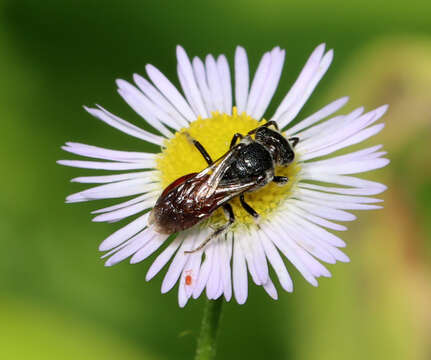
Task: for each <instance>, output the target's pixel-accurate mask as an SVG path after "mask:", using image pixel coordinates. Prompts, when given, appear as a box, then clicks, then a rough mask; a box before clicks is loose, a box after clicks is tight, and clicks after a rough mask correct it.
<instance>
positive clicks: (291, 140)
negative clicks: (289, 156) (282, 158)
mask: <svg viewBox="0 0 431 360" xmlns="http://www.w3.org/2000/svg"><path fill="white" fill-rule="evenodd" d="M289 141H290V142H291V143H292V147H293V148H294V147H295V146H296V145H297V144H298V142H299V137H297V136H294V137H291V138H289Z"/></svg>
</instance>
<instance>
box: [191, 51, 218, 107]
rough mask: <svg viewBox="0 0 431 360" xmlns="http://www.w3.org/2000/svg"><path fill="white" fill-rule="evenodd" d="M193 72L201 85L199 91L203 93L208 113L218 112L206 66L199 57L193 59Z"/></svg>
mask: <svg viewBox="0 0 431 360" xmlns="http://www.w3.org/2000/svg"><path fill="white" fill-rule="evenodd" d="M193 71H194V74H195V77H196V81H197V83H198V85H199V90H200V92H201V95H202V98H203V101H204V104H205V107H206V109H207V113H208V114H210V113H211V112H213V111H215V110H216V107H215V105H214V103H213V100H212V95H211V92H210V89H209V87H208V83H207V75H206V72H205V65H204V64H203V62H202V60H201V59H199V58H198V57H195V58H194V59H193Z"/></svg>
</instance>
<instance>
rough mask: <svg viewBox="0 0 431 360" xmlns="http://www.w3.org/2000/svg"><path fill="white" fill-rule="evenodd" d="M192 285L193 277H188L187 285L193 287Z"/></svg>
mask: <svg viewBox="0 0 431 360" xmlns="http://www.w3.org/2000/svg"><path fill="white" fill-rule="evenodd" d="M191 284H192V277H191V275H186V285H191Z"/></svg>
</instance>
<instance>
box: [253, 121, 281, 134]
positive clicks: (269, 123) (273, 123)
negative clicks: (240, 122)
mask: <svg viewBox="0 0 431 360" xmlns="http://www.w3.org/2000/svg"><path fill="white" fill-rule="evenodd" d="M270 126H274V127H275V128H276V130H277V131H278V124H277V122H276V121H274V120H271V121H268V122H267V123H265V124H263V125H261V126H259V127H257V128H256V129H253V130H251V131H249V132H248V133H247V135H253V134H254V133H255V132H256V131H257V129H259V128H261V127H270Z"/></svg>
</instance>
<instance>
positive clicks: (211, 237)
mask: <svg viewBox="0 0 431 360" xmlns="http://www.w3.org/2000/svg"><path fill="white" fill-rule="evenodd" d="M230 225H231V223H227V224H226V225H224V226H222V227H220V228H218V229H217V230H216V231H214V232H213V233H212V234H211V235H210V236H208V238H207V239H206V240H205V241H204V242H203V243H202V244H200V245H199V246H198V247H197V248H196V249H193V250H187V251H184V254H193V253H195V252H197V251H199V250H202V249H203V248H204V247H205V246H206V244H208V243H209V242H210V241H211V240H212V239H214V238H215V237H217V236H219V235H220V234H222V233H224V232H226V231H227V229H228V228H229V226H230Z"/></svg>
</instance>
